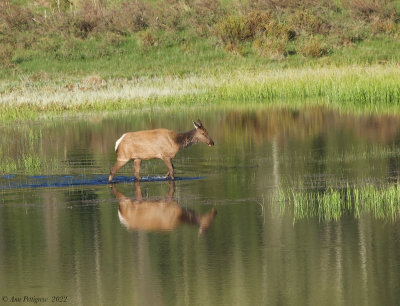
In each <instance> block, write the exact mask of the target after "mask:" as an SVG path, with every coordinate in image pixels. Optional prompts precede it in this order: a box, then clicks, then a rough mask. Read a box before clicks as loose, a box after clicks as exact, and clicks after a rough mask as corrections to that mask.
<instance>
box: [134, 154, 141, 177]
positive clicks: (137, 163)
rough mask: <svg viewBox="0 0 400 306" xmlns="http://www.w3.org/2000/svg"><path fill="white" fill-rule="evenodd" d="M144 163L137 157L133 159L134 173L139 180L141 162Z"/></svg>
mask: <svg viewBox="0 0 400 306" xmlns="http://www.w3.org/2000/svg"><path fill="white" fill-rule="evenodd" d="M141 163H142V160H141V159H138V158H137V159H135V160H134V161H133V173H134V175H135V177H136V180H137V181H140V164H141Z"/></svg>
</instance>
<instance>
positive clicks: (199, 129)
mask: <svg viewBox="0 0 400 306" xmlns="http://www.w3.org/2000/svg"><path fill="white" fill-rule="evenodd" d="M193 125H194V127H195V129H196V132H195V134H194V137H193V140H194V142H202V143H205V144H207V145H208V146H209V147H211V146H213V145H214V141H213V140H212V139H211V137H210V136H208V132H207V130H206V128H205V127H204V126H203V124H202V123H201V121H200V119H197V122H194V121H193Z"/></svg>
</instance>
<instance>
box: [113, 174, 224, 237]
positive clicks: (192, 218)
mask: <svg viewBox="0 0 400 306" xmlns="http://www.w3.org/2000/svg"><path fill="white" fill-rule="evenodd" d="M134 186H135V198H134V199H130V198H128V197H126V196H125V195H124V194H123V193H121V192H120V191H118V189H117V188H116V186H115V185H113V186H112V187H111V190H112V192H113V193H114V195H115V197H116V198H117V199H118V202H119V208H118V216H119V219H120V221H121V223H122V224H123V225H125V226H126V228H127V229H129V230H147V231H171V230H173V229H175V228H176V227H177V226H178V225H180V224H191V225H195V226H198V227H199V233H200V234H202V233H204V232H205V231H206V230H207V229H208V228H209V227H210V226H211V223H212V222H213V220H214V217H215V215H216V213H217V212H216V211H215V210H214V208H213V209H211V210H210V211H208V212H206V213H205V214H203V215H201V214H198V213H196V212H195V211H193V210H191V209H188V208H183V207H181V206H179V204H178V202H177V201H176V200H175V199H174V198H173V195H174V187H175V185H174V182H173V181H171V182H169V191H168V194H167V196H166V197H165V198H161V199H160V198H143V196H142V190H141V188H140V183H139V182H135V183H134Z"/></svg>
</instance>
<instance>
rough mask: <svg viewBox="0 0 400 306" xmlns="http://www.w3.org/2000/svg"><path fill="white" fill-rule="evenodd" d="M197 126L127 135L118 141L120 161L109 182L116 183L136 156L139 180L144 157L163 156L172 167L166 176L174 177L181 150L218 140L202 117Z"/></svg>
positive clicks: (113, 168)
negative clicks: (174, 161) (174, 162)
mask: <svg viewBox="0 0 400 306" xmlns="http://www.w3.org/2000/svg"><path fill="white" fill-rule="evenodd" d="M193 125H194V129H193V130H190V131H188V132H186V133H175V132H173V131H171V130H167V129H155V130H145V131H138V132H128V133H125V134H123V135H122V136H121V137H120V138H119V139H118V140H117V142H116V143H115V152H116V153H117V161H116V162H115V164H114V166H113V167H112V168H111V171H110V176H109V177H108V181H109V182H112V179H113V177H114V175H115V174H116V173H117V172H118V170H119V169H121V167H123V166H124V165H125V164H126V163H127V162H128V161H130V160H131V159H133V172H134V175H135V177H136V180H138V181H140V164H141V162H142V160H148V159H153V158H159V159H161V160H163V161H164V163H165V165H166V166H167V168H168V172H167V174H166V175H165V178H167V177H168V176H170V177H171V179H172V180H173V179H174V166H173V164H172V159H173V158H174V157H175V155H176V154H177V153H178V151H179V150H180V149H184V148H187V147H189V146H191V145H192V144H194V143H199V142H202V143H205V144H207V145H208V146H210V147H211V146H213V145H214V141H213V140H212V139H211V138H210V136H208V132H207V130H206V129H205V128H204V126H203V124H202V123H201V121H200V119H198V120H197V122H194V121H193Z"/></svg>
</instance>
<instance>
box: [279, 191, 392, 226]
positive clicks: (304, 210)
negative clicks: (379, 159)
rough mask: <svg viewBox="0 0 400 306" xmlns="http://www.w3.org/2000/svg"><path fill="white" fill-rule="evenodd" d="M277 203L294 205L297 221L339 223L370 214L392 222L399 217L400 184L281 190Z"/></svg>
mask: <svg viewBox="0 0 400 306" xmlns="http://www.w3.org/2000/svg"><path fill="white" fill-rule="evenodd" d="M277 200H278V202H279V203H281V204H282V205H283V206H287V205H293V214H294V219H295V220H299V219H304V218H309V217H318V218H319V219H320V220H324V221H329V220H333V221H337V220H339V219H340V218H342V217H344V216H347V215H350V216H353V217H355V218H359V217H360V216H361V215H362V214H370V215H372V216H374V217H376V218H380V219H387V220H391V221H395V220H398V219H399V217H400V185H384V186H374V185H364V186H360V187H351V186H349V185H347V186H346V187H345V188H342V189H334V188H328V189H327V190H324V191H318V190H317V191H311V190H295V189H292V190H289V191H286V192H285V191H280V193H279V196H278V199H277Z"/></svg>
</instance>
